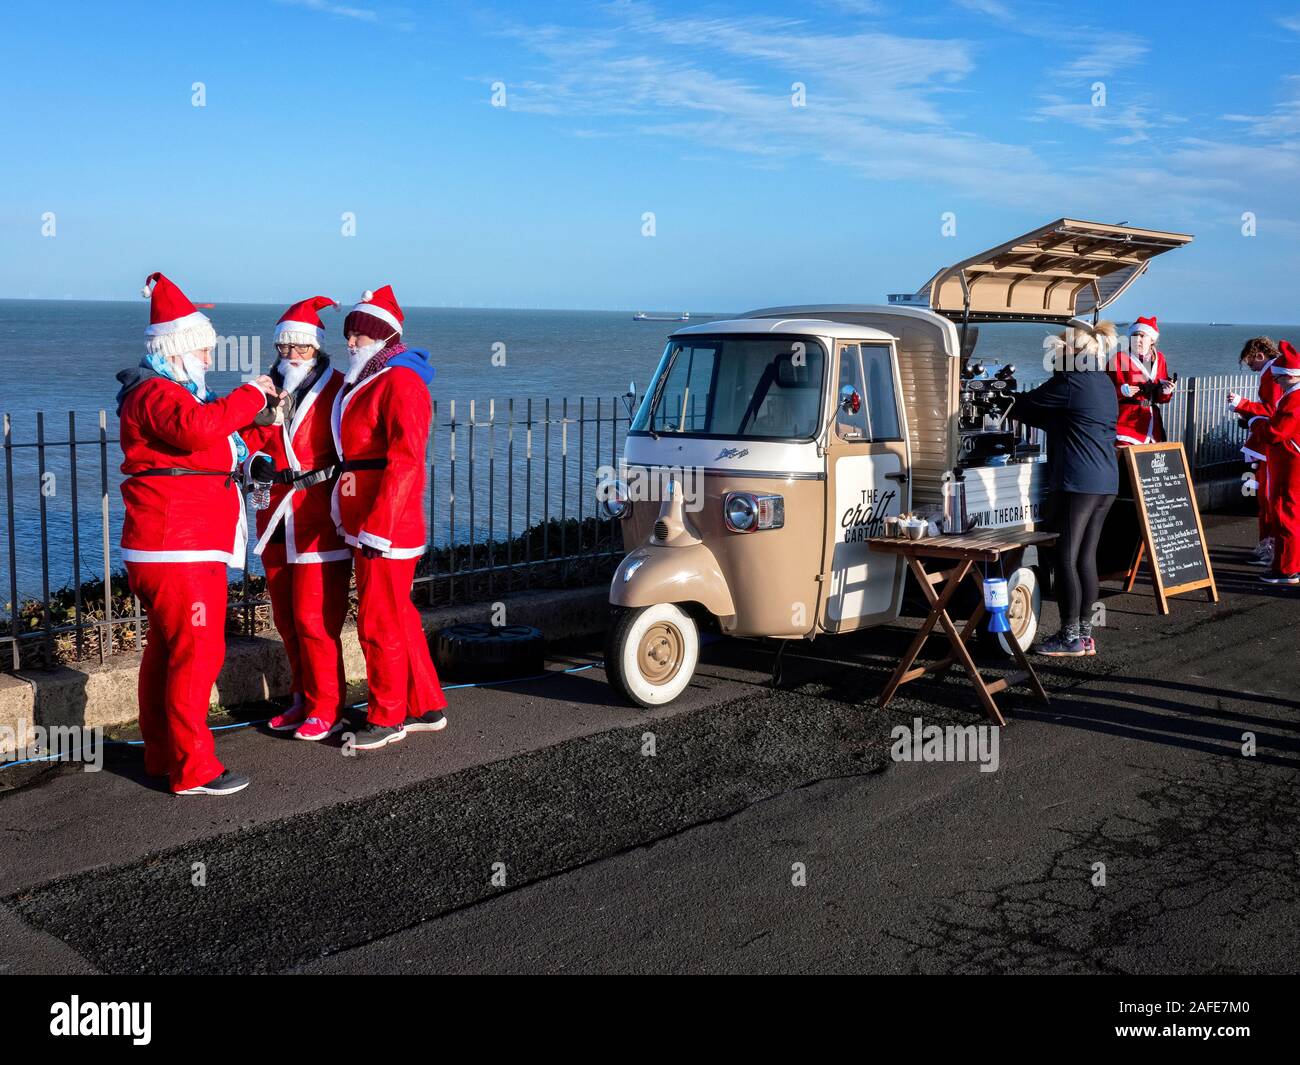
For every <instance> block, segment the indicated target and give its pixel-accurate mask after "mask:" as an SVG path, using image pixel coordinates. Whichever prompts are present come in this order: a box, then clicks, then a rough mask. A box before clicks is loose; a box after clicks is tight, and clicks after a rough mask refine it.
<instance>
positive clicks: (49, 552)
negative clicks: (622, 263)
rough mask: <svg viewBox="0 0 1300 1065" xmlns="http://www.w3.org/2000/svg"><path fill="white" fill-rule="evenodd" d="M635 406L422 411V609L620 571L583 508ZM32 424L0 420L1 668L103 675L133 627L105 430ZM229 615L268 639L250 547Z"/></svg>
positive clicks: (115, 450)
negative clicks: (74, 664) (100, 666)
mask: <svg viewBox="0 0 1300 1065" xmlns="http://www.w3.org/2000/svg"><path fill="white" fill-rule="evenodd" d="M633 399H634V397H631V398H629V397H622V396H618V397H612V398H605V397H582V398H577V399H522V400H516V399H506V400H500V401H498V400H489V401H487V402H484V403H480V402H474V401H471V402H463V401H462V402H459V403H458V402H456V401H443V402H441V403H435V404H434V413H433V425H432V430H431V432H430V434H429V441H428V444H427V445H426V456H427V458H428V463H429V466H428V478H427V485H426V489H425V496H424V499H423V502H422V505H423V506H424V507H425V508H426V519H427V522H428V527H429V540H430V549H429V552H428V554H427V555H426V556H425V558H424V559H422V560H421V563H420V565H419V568H418V569H417V575H416V586H417V587H416V592H415V596H416V599H417V601H419V602H425V603H428V604H430V605H435V604H438V603H452V602H456V601H458V600H463V599H467V598H489V599H490V598H491V597H493V596H496V595H500V594H502V593H504V592H506V591H510V590H517V589H523V588H535V587H555V586H565V585H573V584H578V583H588V582H590V581H593V580H598V579H602V578H603V577H606V576H608V573H609V572H610V571H612V569H613V566H614V565H615V564H616V562H617V559H618V558H620V557H621V556H622V543H621V538H620V533H619V529H618V525H617V523H616V522H611V521H608V520H606V519H604V518H602V517H601V516H600V514H599V513H598V511H597V507H596V485H597V476H598V471H599V470H600V468H601V467H602V466H616V465H617V463H618V456H619V455H620V453H621V451H622V447H623V440H624V437H625V436H626V433H627V428H628V423H629V417H630V416H629V411H630V410H631V409H632V400H633ZM61 422H62V420H61V419H60V426H59V430H58V431H56V430H55V428H54V425H53V424H52V420H51V419H47V418H46V417H45V415H44V414H42V413H36V414H34V415H32V416H31V423H30V431H29V433H28V434H26V435H23V434H21V433H20V431H19V430H20V423H19V422H18V420H17V419H16V418H15V416H13V415H10V414H6V415H5V416H4V443H3V448H4V496H3V502H4V508H5V521H4V523H3V526H4V534H5V538H6V545H5V557H6V560H7V583H6V588H5V591H6V592H7V593H8V603H7V606H6V612H7V613H8V615H9V617H8V619H7V621H8V624H7V625H5V626H4V628H5V629H6V630H7V631H5V632H3V633H0V669H18V668H20V667H27V666H42V665H45V666H48V665H53V664H56V663H58V662H60V661H66V660H79V659H92V660H93V659H99V660H100V661H102V660H104V659H105V658H107V657H108V656H110V655H112V654H114V653H115V652H118V651H122V650H128V651H136V650H139V649H140V647H141V637H142V634H143V629H144V623H145V622H144V617H143V614H142V610H141V607H140V603H139V601H138V600H137V599H136V598H135V597H134V596H132V595H131V594H130V590H129V588H128V587H127V581H126V576H125V571H124V567H123V566H122V564H121V560H120V558H119V556H118V553H117V548H118V543H117V536H118V532H119V531H120V528H121V518H122V502H121V495H120V492H119V485H120V484H121V481H122V475H121V472H120V466H121V461H122V454H121V447H120V444H119V442H118V432H117V425H116V422H115V420H114V419H113V418H112V417H111V416H110V415H109V414H108V413H107V412H105V411H99V412H98V415H97V419H96V424H95V427H94V429H92V430H90V431H89V432H88V431H87V430H86V428H85V422H86V419H85V418H84V416H83V418H81V419H80V420H79V419H78V417H77V415H76V414H75V413H69V415H68V418H67V428H66V432H63V431H62V424H61ZM234 576H236V583H235V584H233V585H232V587H231V595H230V602H229V611H230V616H229V625H228V628H229V630H230V631H232V632H235V633H242V634H245V635H251V634H253V633H255V632H256V631H258V630H259V629H260V628H262V627H264V626H265V625H267V624H268V609H267V608H268V606H269V601H268V600H267V598H266V595H265V582H264V578H263V577H262V576H261V569H260V564H259V562H258V560H257V559H256V557H255V556H253V555H252V554H251V542H250V546H249V548H248V552H247V556H246V565H245V569H244V571H243V574H242V576H239V575H234Z"/></svg>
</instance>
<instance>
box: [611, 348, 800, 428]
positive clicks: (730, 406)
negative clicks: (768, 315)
mask: <svg viewBox="0 0 1300 1065" xmlns="http://www.w3.org/2000/svg"><path fill="white" fill-rule="evenodd" d="M824 365H825V351H824V350H823V348H822V346H821V344H820V343H818V342H817V341H816V340H814V339H813V338H811V337H782V338H779V339H776V338H773V337H770V336H764V337H717V338H708V337H690V338H688V339H682V340H670V341H669V342H668V347H667V348H666V349H665V351H664V355H663V358H662V359H661V360H660V361H659V369H658V370H657V371H656V372H655V376H654V382H653V383H652V384H651V386H650V391H649V393H648V394H647V395H646V397H645V399H644V401H642V403H641V407H640V409H639V410H638V411H637V414H636V418H635V419H634V420H633V422H632V431H633V432H648V433H682V434H684V435H692V436H716V437H726V438H728V439H733V438H736V437H752V438H765V437H766V438H772V439H781V440H790V439H796V440H807V439H810V438H811V437H813V436H815V435H816V434H817V430H818V428H819V426H818V424H817V423H818V418H819V415H820V411H821V398H822V369H823V367H824Z"/></svg>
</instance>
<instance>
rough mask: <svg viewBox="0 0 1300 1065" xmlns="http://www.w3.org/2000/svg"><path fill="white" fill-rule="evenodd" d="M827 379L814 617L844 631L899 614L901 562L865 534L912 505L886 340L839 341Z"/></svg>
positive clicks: (894, 368) (892, 358) (894, 367)
mask: <svg viewBox="0 0 1300 1065" xmlns="http://www.w3.org/2000/svg"><path fill="white" fill-rule="evenodd" d="M831 381H832V382H834V383H835V388H834V393H833V395H832V397H831V401H832V403H834V404H835V411H834V413H833V415H832V416H831V418H830V424H829V428H828V432H827V447H826V480H827V485H826V493H827V494H826V498H827V502H828V505H829V506H830V513H829V515H828V520H827V522H826V545H825V556H824V561H823V566H822V583H823V588H822V611H821V614H822V616H821V618H820V621H821V626H822V628H823V629H825V630H826V631H828V632H848V631H851V630H853V629H858V628H866V627H868V626H870V625H875V624H880V623H883V622H886V621H891V620H893V619H894V618H895V617H897V616H898V612H899V608H900V606H901V603H902V595H903V579H904V574H905V567H904V564H903V562H902V560H901V559H900V558H898V557H897V556H895V555H883V554H877V553H876V552H873V551H871V550H869V549H868V547H867V544H866V540H867V539H868V538H869V537H872V536H879V535H881V534H883V532H884V526H883V522H884V519H885V517H886V516H888V515H891V514H900V513H902V512H903V511H906V510H910V509H911V500H912V495H911V484H910V479H909V477H908V474H909V472H910V469H911V461H910V454H909V451H908V444H907V424H906V421H905V415H904V413H903V404H902V396H901V395H900V394H899V389H898V363H897V357H896V354H895V351H894V346H893V344H882V343H879V342H870V343H869V342H860V343H859V342H855V341H847V342H845V341H841V342H840V343H839V344H838V346H837V348H836V351H835V366H834V368H833V371H832V376H831Z"/></svg>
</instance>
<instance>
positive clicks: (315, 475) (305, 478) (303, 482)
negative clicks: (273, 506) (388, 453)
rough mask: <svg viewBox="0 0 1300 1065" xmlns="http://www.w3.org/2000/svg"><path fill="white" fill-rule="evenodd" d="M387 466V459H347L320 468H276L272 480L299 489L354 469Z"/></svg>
mask: <svg viewBox="0 0 1300 1065" xmlns="http://www.w3.org/2000/svg"><path fill="white" fill-rule="evenodd" d="M387 466H388V460H387V459H346V460H344V461H343V462H339V463H335V464H334V465H332V466H324V467H322V468H321V469H319V470H276V471H275V476H274V477H273V478H272V480H273V481H274V482H275V483H277V484H287V485H289V487H290V488H291V489H293V490H295V491H297V490H298V489H306V488H312V487H314V486H315V485H318V484H324V483H325V482H326V481H329V480H333V479H334V478H335V477H337V476H338V475H339V474H340V473H351V472H352V471H353V470H382V469H385V468H386V467H387Z"/></svg>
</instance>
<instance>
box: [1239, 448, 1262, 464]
mask: <svg viewBox="0 0 1300 1065" xmlns="http://www.w3.org/2000/svg"><path fill="white" fill-rule="evenodd" d="M1241 453H1242V454H1243V455H1245V456H1246V458H1248V459H1250V460H1251V461H1252V462H1267V461H1268V456H1266V455H1261V454H1260V453H1259V452H1258V451H1255V450H1254V449H1252V448H1248V447H1243V448H1242V449H1241Z"/></svg>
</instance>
